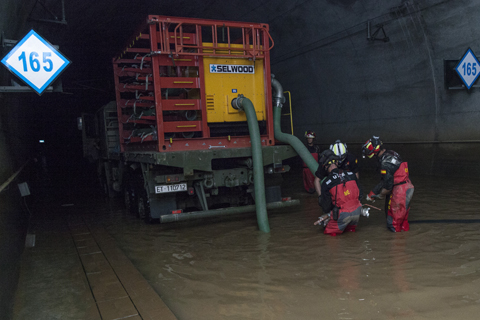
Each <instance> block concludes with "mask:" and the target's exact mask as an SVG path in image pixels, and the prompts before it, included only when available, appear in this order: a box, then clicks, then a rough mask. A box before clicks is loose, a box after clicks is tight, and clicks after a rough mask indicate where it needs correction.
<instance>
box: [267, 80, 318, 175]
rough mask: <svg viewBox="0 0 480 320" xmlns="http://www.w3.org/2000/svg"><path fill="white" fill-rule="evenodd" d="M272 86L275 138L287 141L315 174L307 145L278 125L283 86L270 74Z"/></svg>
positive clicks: (316, 167) (313, 161)
mask: <svg viewBox="0 0 480 320" xmlns="http://www.w3.org/2000/svg"><path fill="white" fill-rule="evenodd" d="M272 87H273V104H274V106H273V127H274V132H275V139H277V140H278V141H280V142H284V143H288V144H289V145H291V146H292V148H293V149H294V150H295V151H296V152H297V153H298V155H299V156H300V158H302V160H303V161H304V162H305V163H306V164H307V166H308V168H309V169H310V171H311V172H312V173H313V175H315V172H317V169H318V162H317V160H315V158H314V157H313V156H312V154H311V153H310V151H308V149H307V147H305V145H304V144H303V142H302V141H300V140H299V139H298V138H297V137H295V136H293V135H291V134H288V133H283V132H282V128H281V125H280V123H281V122H280V120H281V119H280V117H281V115H282V106H283V102H284V101H285V97H284V96H283V88H282V85H281V84H280V82H278V80H277V79H275V78H274V75H273V74H272Z"/></svg>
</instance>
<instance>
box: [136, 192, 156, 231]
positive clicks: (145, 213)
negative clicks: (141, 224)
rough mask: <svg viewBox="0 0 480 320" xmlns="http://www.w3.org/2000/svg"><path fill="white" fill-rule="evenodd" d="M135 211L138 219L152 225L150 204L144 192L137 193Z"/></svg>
mask: <svg viewBox="0 0 480 320" xmlns="http://www.w3.org/2000/svg"><path fill="white" fill-rule="evenodd" d="M137 209H138V211H137V212H138V217H139V218H140V219H143V220H144V221H145V223H148V224H150V223H152V221H153V219H152V216H151V215H150V203H149V201H148V195H147V192H145V190H142V191H140V192H139V193H138V199H137Z"/></svg>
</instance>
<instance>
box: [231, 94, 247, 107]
mask: <svg viewBox="0 0 480 320" xmlns="http://www.w3.org/2000/svg"><path fill="white" fill-rule="evenodd" d="M244 98H245V96H244V95H243V94H239V95H238V97H236V98H233V100H232V107H233V109H235V110H243V105H242V102H243V99H244Z"/></svg>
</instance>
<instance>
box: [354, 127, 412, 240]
mask: <svg viewBox="0 0 480 320" xmlns="http://www.w3.org/2000/svg"><path fill="white" fill-rule="evenodd" d="M362 153H363V157H365V156H367V157H368V158H372V157H374V156H376V157H377V158H378V160H379V161H380V173H381V176H382V178H381V181H380V183H379V184H377V185H376V186H375V187H374V188H373V189H372V191H370V193H369V194H368V195H367V200H368V201H374V200H375V199H383V198H384V197H385V196H386V199H385V214H386V216H387V228H388V229H389V230H390V231H392V232H400V231H408V230H409V229H410V227H409V224H408V213H409V211H410V200H411V199H412V196H413V191H414V186H413V184H412V182H411V181H410V177H409V172H408V164H407V162H404V161H403V160H402V158H401V157H400V155H399V154H398V153H396V152H395V151H393V150H386V149H385V148H384V147H383V143H382V141H381V140H380V138H379V137H376V136H373V137H372V138H371V139H368V140H367V142H365V144H364V145H363V147H362Z"/></svg>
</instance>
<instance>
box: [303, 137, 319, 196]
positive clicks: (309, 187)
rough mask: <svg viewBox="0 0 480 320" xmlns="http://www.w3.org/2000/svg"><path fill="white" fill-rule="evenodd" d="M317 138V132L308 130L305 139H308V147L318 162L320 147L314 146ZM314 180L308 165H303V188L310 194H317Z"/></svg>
mask: <svg viewBox="0 0 480 320" xmlns="http://www.w3.org/2000/svg"><path fill="white" fill-rule="evenodd" d="M315 137H316V135H315V132H313V131H311V130H308V131H306V132H305V138H306V139H307V145H306V147H307V149H308V151H310V153H311V154H312V156H313V157H314V158H315V160H316V161H318V153H319V152H320V146H319V145H316V144H313V141H314V140H315ZM314 180H315V176H314V175H313V173H312V172H311V171H310V169H309V168H308V166H307V164H306V163H305V162H304V163H303V187H304V188H305V190H306V191H307V192H308V193H314V192H315V185H314V183H313V182H314Z"/></svg>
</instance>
